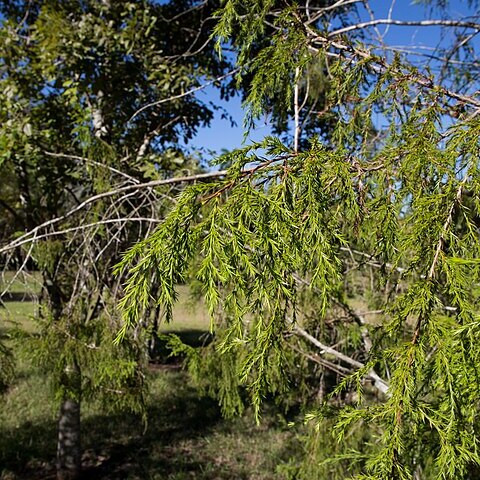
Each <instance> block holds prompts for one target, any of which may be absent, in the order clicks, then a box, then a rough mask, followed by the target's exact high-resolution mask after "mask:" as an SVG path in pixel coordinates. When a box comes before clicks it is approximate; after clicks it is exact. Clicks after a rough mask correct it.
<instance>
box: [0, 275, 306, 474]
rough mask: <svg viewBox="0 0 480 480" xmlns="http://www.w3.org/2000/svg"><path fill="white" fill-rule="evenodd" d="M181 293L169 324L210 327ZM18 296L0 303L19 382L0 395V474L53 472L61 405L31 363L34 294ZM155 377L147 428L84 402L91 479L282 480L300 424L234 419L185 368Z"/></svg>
mask: <svg viewBox="0 0 480 480" xmlns="http://www.w3.org/2000/svg"><path fill="white" fill-rule="evenodd" d="M0 287H1V285H0ZM17 292H18V293H21V292H22V290H21V289H20V288H18V289H17ZM180 293H181V300H180V302H179V307H178V308H177V310H176V311H175V321H174V323H173V324H171V325H165V326H163V327H162V328H163V330H164V331H175V332H178V333H184V334H186V333H188V334H192V332H193V335H198V334H199V333H202V332H205V331H207V330H208V328H209V320H208V317H207V315H206V314H205V312H204V310H203V309H202V307H201V305H200V304H198V303H196V302H192V301H190V300H189V298H188V294H187V292H186V290H183V289H182V290H181V292H180ZM15 300H16V301H9V302H6V303H7V308H6V309H5V308H1V307H0V335H2V336H3V337H4V338H7V341H8V343H9V345H10V346H11V347H12V348H13V349H14V352H15V355H16V359H17V369H16V378H15V380H14V382H13V384H12V386H11V388H10V390H9V391H8V392H7V394H6V395H5V396H4V397H3V398H2V399H1V400H0V402H1V405H2V408H1V409H0V479H2V480H7V479H8V480H13V479H25V480H26V479H32V478H33V479H48V478H54V477H55V472H54V458H55V429H56V404H55V401H54V399H53V398H52V395H51V391H50V387H49V382H48V377H47V376H46V375H45V374H44V373H42V372H41V371H40V370H39V369H38V368H37V367H35V366H34V364H33V363H32V360H31V356H32V355H31V353H32V351H31V349H32V338H33V336H34V335H35V329H36V326H35V323H34V321H33V320H32V315H33V314H34V311H35V303H34V302H32V301H31V298H30V297H28V298H25V300H24V301H18V300H17V299H15ZM149 376H150V381H151V382H150V384H151V393H150V396H149V400H148V426H147V428H146V429H145V426H144V425H143V424H142V422H141V419H140V418H139V417H138V416H136V415H133V414H127V413H122V414H106V413H104V412H102V410H101V409H100V407H98V406H95V405H89V406H84V408H83V411H82V420H83V424H82V428H83V449H84V457H83V467H84V471H85V478H88V479H100V478H105V479H112V480H113V479H132V480H133V479H138V480H140V479H142V480H148V479H167V480H186V479H199V480H206V479H209V480H210V479H213V480H223V479H225V480H227V479H251V480H267V479H278V478H282V476H281V474H280V473H279V466H281V465H284V464H285V463H286V462H288V460H289V458H291V457H292V455H295V453H298V448H299V447H298V444H297V442H296V440H295V435H294V433H293V431H292V429H291V428H288V427H287V426H286V422H285V421H284V420H282V419H281V418H280V417H278V416H276V415H275V414H274V413H272V414H266V415H265V418H264V421H263V422H262V424H261V425H259V426H257V425H256V424H255V422H254V420H253V417H252V415H251V414H247V415H246V416H244V417H243V418H239V419H235V420H232V421H226V420H224V419H222V418H221V416H220V413H219V409H218V406H217V405H216V403H215V402H214V401H212V400H211V399H209V398H207V397H203V396H201V395H200V393H199V391H198V390H196V389H195V387H194V386H192V385H191V384H190V382H189V380H188V378H187V375H186V374H185V373H184V372H183V371H181V370H180V369H178V368H172V366H163V365H154V366H152V368H151V370H150V372H149Z"/></svg>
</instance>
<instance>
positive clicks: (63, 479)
mask: <svg viewBox="0 0 480 480" xmlns="http://www.w3.org/2000/svg"><path fill="white" fill-rule="evenodd" d="M65 373H66V374H67V376H69V377H70V378H69V380H70V382H69V387H70V388H71V387H72V384H73V383H74V384H76V385H75V386H76V387H77V388H78V393H79V392H80V381H79V380H80V371H79V369H78V367H77V368H69V369H68V371H66V372H65ZM72 380H73V382H72ZM81 455H82V450H81V441H80V395H78V397H76V398H75V399H74V398H71V397H67V396H66V397H65V398H64V399H63V400H62V404H61V405H60V415H59V418H58V440H57V478H58V480H75V479H78V478H80V470H81V459H82V457H81Z"/></svg>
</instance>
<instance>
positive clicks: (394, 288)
mask: <svg viewBox="0 0 480 480" xmlns="http://www.w3.org/2000/svg"><path fill="white" fill-rule="evenodd" d="M353 4H355V7H356V9H355V10H354V11H353V12H350V14H349V15H348V16H347V17H346V22H347V23H348V24H347V25H342V26H340V27H339V26H338V23H336V22H334V21H333V22H332V21H330V20H331V17H330V15H331V13H332V11H335V9H339V8H344V7H346V6H347V5H349V6H351V5H353ZM472 5H473V4H472ZM440 6H441V7H442V8H443V9H446V8H447V7H448V4H447V2H443V3H442V4H441V5H440ZM371 7H372V5H370V3H369V2H349V1H338V2H331V3H329V4H323V5H315V6H314V7H313V8H310V7H309V6H308V5H302V4H300V5H299V4H295V5H293V4H292V5H291V6H288V5H287V6H285V5H282V6H278V5H276V4H275V2H270V1H266V2H252V3H251V4H247V5H245V2H239V1H236V0H228V1H226V2H224V3H223V6H222V8H221V10H220V11H219V12H218V17H219V21H218V24H217V27H216V30H215V33H216V35H217V37H218V39H219V43H220V44H221V43H222V42H224V41H226V40H228V39H229V38H230V35H234V40H235V43H234V45H235V47H236V48H237V49H238V52H239V55H238V62H239V64H240V66H241V67H242V68H244V69H245V70H246V71H247V72H248V73H249V74H250V75H251V78H252V79H251V91H250V94H249V96H248V99H247V104H248V105H249V106H250V113H251V115H252V117H253V118H256V117H258V116H259V115H260V114H262V113H264V111H265V109H266V108H267V106H268V104H269V102H271V101H274V102H275V101H277V100H278V102H279V103H280V105H281V108H283V109H284V110H287V109H288V108H290V112H291V113H290V115H291V117H293V127H294V128H293V142H291V143H285V142H282V141H281V140H280V139H278V138H273V137H271V138H267V139H265V141H263V142H260V143H258V144H254V145H252V146H251V147H247V148H243V149H240V150H237V151H235V152H233V153H232V154H230V155H228V156H227V157H226V158H220V159H219V162H220V163H227V164H231V167H230V168H229V170H228V172H227V173H226V174H225V175H224V177H223V178H221V179H218V180H217V181H215V182H209V183H205V184H200V185H194V186H191V187H189V188H188V189H186V190H185V191H184V192H183V193H182V195H181V196H180V197H179V199H178V201H177V204H176V206H175V208H173V209H172V211H171V212H170V214H169V215H168V217H167V219H166V220H165V222H164V223H162V224H161V225H160V226H159V227H157V229H156V230H155V231H154V232H153V233H152V235H150V237H149V238H148V239H146V240H144V241H142V242H140V243H139V244H137V245H136V246H135V247H134V248H132V249H131V250H130V251H129V252H128V253H127V254H126V255H125V257H124V259H123V261H122V263H121V264H120V266H119V267H118V270H117V271H118V273H121V272H125V271H126V270H127V271H129V272H130V278H129V281H128V284H127V287H126V289H125V293H126V295H125V298H124V300H123V307H124V312H125V326H124V328H123V329H122V332H121V337H120V338H122V337H123V335H125V334H127V332H128V331H129V330H130V329H131V328H132V327H134V326H135V325H137V324H138V322H139V312H141V311H142V309H144V308H145V306H146V304H147V303H148V300H149V298H150V294H151V293H152V292H151V290H150V286H149V279H150V278H151V277H152V275H153V274H155V275H157V278H158V279H159V290H158V292H155V293H156V294H157V295H158V303H159V304H161V305H163V306H164V307H165V312H166V317H167V320H168V319H171V316H172V314H171V312H172V306H173V303H174V301H175V298H176V295H175V289H176V285H177V284H178V283H182V282H185V281H187V280H188V279H189V278H192V277H193V278H195V279H196V280H197V281H198V282H199V283H200V284H201V288H202V290H203V294H204V296H205V299H206V302H207V305H208V307H209V310H210V313H211V315H212V321H213V324H214V325H217V332H218V334H219V337H220V338H219V344H218V345H217V352H220V354H221V358H222V359H223V361H222V365H219V364H218V363H217V364H216V365H215V368H217V374H216V378H217V379H218V382H217V386H216V387H214V389H213V390H214V391H215V393H216V394H217V395H218V397H219V398H220V400H221V401H222V402H223V406H224V408H225V410H226V412H234V411H238V410H239V409H240V410H241V401H242V399H241V397H240V395H239V394H238V389H237V388H236V386H237V385H238V383H239V382H240V383H243V385H245V386H246V388H247V391H248V394H249V396H250V400H251V401H252V402H253V404H254V406H255V408H256V410H257V412H259V411H260V405H261V401H262V399H264V398H265V397H266V396H269V395H273V396H276V397H277V398H280V399H282V397H283V396H284V395H285V394H284V392H285V391H286V390H287V389H288V387H289V385H288V384H286V383H287V382H286V381H285V380H286V379H288V376H290V379H291V380H295V376H294V375H292V373H291V372H292V370H291V368H292V366H297V368H298V366H299V365H300V368H299V369H297V370H296V378H297V379H298V378H303V375H304V370H301V368H302V367H303V366H304V365H305V363H304V362H303V363H300V362H291V361H290V358H291V357H290V354H289V352H291V351H292V350H294V351H296V352H297V353H300V354H301V355H303V357H304V358H305V359H308V360H309V361H312V362H315V363H317V364H320V365H321V367H322V368H321V370H320V378H319V380H321V383H319V384H320V385H321V386H320V388H319V391H320V392H322V393H321V395H319V397H320V402H319V403H318V404H317V407H316V408H315V409H314V410H313V411H312V412H311V413H310V414H308V416H307V418H308V419H309V420H310V421H311V423H312V424H313V425H314V427H313V428H312V436H311V438H310V440H309V442H308V443H309V449H310V453H311V454H312V455H314V458H316V459H317V460H316V462H314V463H312V462H311V458H312V457H311V456H310V455H309V457H308V459H309V465H305V466H303V467H301V468H300V469H299V470H298V471H296V472H295V475H296V476H297V477H303V478H315V477H317V478H326V477H328V478H345V476H346V475H353V476H356V478H361V479H392V478H395V479H396V478H398V479H412V478H422V479H423V478H425V479H430V478H432V479H433V478H442V479H447V478H449V479H457V478H476V477H477V476H478V465H479V463H480V458H479V457H478V453H477V449H478V434H477V430H478V424H477V421H476V416H477V413H476V412H477V411H478V397H479V395H478V394H479V383H478V381H477V376H478V375H477V369H478V358H479V352H478V351H477V350H478V347H477V346H478V344H479V342H478V340H479V339H478V332H479V329H478V305H477V297H478V295H477V294H478V291H477V290H478V285H477V284H478V274H479V272H478V256H479V247H480V244H479V239H478V230H477V221H476V218H477V215H478V213H477V212H478V208H479V202H478V199H479V193H480V192H479V186H478V167H479V164H478V153H479V150H478V149H479V144H478V138H479V136H478V134H479V120H478V118H479V117H478V111H479V109H480V100H479V99H478V84H477V83H476V82H477V74H478V68H477V66H476V65H477V63H476V62H477V59H476V58H475V57H472V52H474V43H472V42H471V40H472V39H473V38H474V37H475V35H476V34H477V33H478V31H480V24H479V22H478V21H477V19H478V12H477V14H476V15H473V16H470V17H468V18H464V19H462V18H459V19H458V18H455V19H452V18H444V17H440V18H438V19H434V20H432V19H428V20H421V21H420V20H419V21H414V22H402V21H400V20H395V19H393V18H392V17H391V16H389V17H388V18H375V16H373V13H372V12H373V10H372V8H371ZM433 11H437V10H435V9H434V10H433ZM443 11H445V10H443ZM357 15H358V16H357ZM394 24H395V25H404V26H407V25H415V26H418V27H425V28H427V27H428V28H440V27H445V28H452V29H454V31H455V33H456V35H455V37H454V45H453V46H452V45H450V46H449V47H448V48H447V47H446V46H445V45H443V44H442V46H441V47H439V48H438V49H437V51H435V52H433V54H432V52H428V54H427V55H428V58H429V62H430V65H427V67H428V66H430V67H432V68H431V69H430V70H429V69H428V68H425V67H426V66H425V56H422V57H421V58H422V62H421V63H420V64H417V62H416V61H415V57H412V56H410V55H408V53H410V52H406V53H407V54H405V55H401V54H398V53H397V54H396V53H395V52H392V51H391V50H390V49H389V47H388V46H387V45H385V42H383V41H382V37H381V35H380V36H379V35H377V33H378V34H379V32H377V31H376V30H375V27H377V26H378V25H394ZM266 25H268V27H269V28H272V29H273V30H274V31H276V34H275V35H273V36H272V38H271V39H270V42H267V41H265V40H264V42H265V44H264V45H261V46H260V47H259V50H258V51H257V52H255V57H254V58H253V59H251V58H249V57H248V54H246V53H245V52H247V53H249V52H251V46H252V45H257V43H256V42H258V41H259V39H262V38H263V37H262V35H263V33H264V32H265V28H266ZM369 29H372V30H369ZM358 31H365V35H364V37H363V41H362V42H359V41H358V38H354V39H352V36H351V35H352V34H356V33H357V32H358ZM371 31H373V35H371V34H370V32H371ZM237 32H240V33H237ZM235 35H236V36H235ZM459 38H462V40H461V41H458V39H459ZM464 48H465V49H464ZM466 51H469V52H470V53H469V56H467V55H466V54H465V53H464V52H466ZM455 55H457V57H456V61H455V64H456V68H455V69H453V70H452V68H451V66H452V64H453V63H454V62H452V58H454V56H455ZM312 65H324V66H325V73H324V74H325V76H326V78H327V80H328V83H329V89H328V92H327V93H326V100H325V109H324V110H325V113H327V112H328V114H329V115H334V116H335V118H336V119H337V122H336V124H335V126H334V129H333V131H332V132H331V134H330V135H329V136H328V138H325V137H322V136H316V137H312V138H310V139H308V141H307V139H305V140H304V141H301V132H302V129H301V128H299V126H300V122H299V118H300V110H301V109H302V107H303V103H302V102H301V101H300V99H299V89H300V87H299V85H300V81H301V78H302V72H306V71H308V70H309V68H311V66H312ZM286 79H287V80H288V82H289V86H288V87H286V89H285V91H286V92H288V94H286V95H284V96H282V95H279V96H277V95H276V94H277V93H278V89H279V88H281V87H280V86H281V85H284V83H282V82H285V81H286ZM288 82H287V83H288ZM272 92H274V93H275V94H273V93H272ZM318 115H319V116H320V117H321V116H322V112H319V113H318ZM374 116H377V118H379V117H380V118H382V122H374V121H373V119H374V118H375V117H374ZM319 122H320V123H321V122H322V118H320V119H319ZM365 277H366V278H367V279H368V281H365ZM358 304H360V306H361V308H362V310H361V311H358V310H357V306H356V305H358ZM372 315H374V316H373V317H371V316H372ZM370 318H373V320H369V319H370ZM172 343H173V346H174V347H175V348H177V349H184V350H188V349H186V347H182V346H181V345H178V342H176V341H175V340H172ZM190 355H191V357H192V365H193V367H195V368H196V369H197V372H198V371H199V368H201V367H199V363H198V361H199V359H198V358H195V354H194V352H190ZM195 362H197V363H195ZM287 367H290V371H289V373H288V376H287V375H284V374H285V372H288V370H287ZM326 372H328V373H327V374H326ZM292 383H293V386H294V388H295V387H296V386H297V385H298V384H299V383H301V382H297V383H294V382H291V384H292ZM232 387H234V388H232ZM332 430H333V433H334V436H335V437H336V440H337V441H335V439H334V438H333V437H332V438H331V437H330V433H331V431H332ZM337 442H338V443H337Z"/></svg>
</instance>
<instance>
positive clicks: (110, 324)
mask: <svg viewBox="0 0 480 480" xmlns="http://www.w3.org/2000/svg"><path fill="white" fill-rule="evenodd" d="M0 11H1V13H2V15H3V19H2V25H1V29H0V36H1V41H0V44H1V46H0V51H1V53H0V55H1V64H0V72H1V73H0V83H1V86H0V90H1V93H0V118H1V127H0V138H1V147H0V170H1V173H2V178H3V179H6V180H7V181H6V185H5V188H3V187H2V190H1V192H0V208H1V209H2V218H3V219H5V220H3V221H4V222H5V229H2V243H3V246H2V247H0V254H1V255H2V266H4V267H5V269H8V268H12V267H13V268H16V269H17V273H18V272H19V271H20V270H22V269H25V268H27V267H31V268H34V269H38V270H39V271H40V272H41V276H42V293H41V298H40V303H41V310H40V319H41V326H42V335H41V339H40V341H39V350H38V352H37V355H38V356H39V361H40V362H41V364H42V365H43V366H44V367H45V368H46V369H48V370H49V371H51V372H52V376H53V382H54V387H55V388H54V389H55V395H56V397H57V398H58V399H59V407H60V415H59V435H58V459H57V460H58V475H59V478H73V477H77V476H78V474H79V470H80V458H81V450H80V404H81V401H87V400H89V399H92V398H95V399H97V400H98V399H103V401H104V404H105V406H106V407H108V408H120V407H121V408H124V407H127V408H129V409H132V410H134V411H138V412H141V411H142V403H143V395H144V376H143V374H142V368H143V364H144V362H145V355H144V352H143V349H144V347H143V342H144V340H143V338H142V339H141V338H139V336H138V335H136V334H135V333H134V334H132V335H131V336H130V337H129V341H128V342H127V343H125V344H122V345H113V344H112V340H113V338H114V334H115V331H116V329H117V328H118V327H117V323H118V314H117V309H116V304H117V299H118V297H119V295H120V294H121V291H122V286H121V285H122V279H121V278H114V277H113V276H112V271H111V269H112V266H113V265H114V264H115V263H116V262H117V261H118V260H119V259H120V253H121V252H122V251H124V250H125V249H126V248H127V247H128V246H129V245H131V244H132V243H133V242H134V241H135V240H138V239H141V238H143V237H144V236H145V235H146V234H148V232H149V231H150V230H151V228H152V225H153V223H154V222H155V221H156V219H158V218H159V217H161V216H162V214H163V211H164V209H165V205H166V204H168V203H169V202H170V201H171V200H170V198H171V195H173V194H174V193H175V191H177V190H178V189H179V188H181V180H175V181H171V179H170V177H172V176H174V175H176V176H181V177H185V176H187V177H188V178H187V180H188V179H194V178H196V177H195V176H193V177H192V175H194V174H195V173H198V172H199V170H200V168H201V167H200V164H199V161H198V159H196V158H195V157H194V156H192V155H190V154H188V153H187V152H183V151H182V150H181V148H180V147H178V145H179V143H180V140H184V141H188V140H189V139H191V138H192V136H193V135H194V133H195V132H196V130H197V128H198V127H199V126H201V125H206V124H208V123H209V121H210V120H211V118H212V115H213V114H212V109H211V107H210V106H209V105H207V104H205V103H203V102H202V101H200V100H199V99H197V98H196V97H194V96H192V95H187V92H188V91H189V90H191V89H195V88H198V87H199V82H200V80H201V79H205V78H206V79H207V80H208V79H214V78H216V77H218V76H223V75H224V73H225V72H226V68H227V67H228V63H227V62H226V61H222V60H218V59H217V57H216V56H215V55H214V54H213V45H212V43H211V42H210V41H209V22H210V20H209V15H210V12H211V11H212V5H210V4H207V3H202V4H198V3H195V2H189V1H185V2H184V1H179V2H170V3H167V4H163V5H159V4H158V3H156V2H150V1H135V2H109V1H102V2H77V1H67V2H65V1H49V0H48V1H47V0H46V1H41V2H29V1H25V2H9V1H4V2H1V3H0ZM228 94H229V91H228V89H226V88H224V89H223V90H222V95H227V96H228ZM148 182H150V183H149V184H148V188H146V187H145V183H148ZM170 184H171V185H173V189H174V191H173V192H172V191H171V190H172V186H171V185H170ZM175 184H178V186H175ZM139 185H140V186H143V187H144V188H143V190H141V189H140V188H139ZM162 185H164V186H163V187H162ZM154 186H156V187H157V188H156V189H154V188H153V187H154ZM3 221H2V222H3ZM152 286H153V283H152ZM5 358H6V357H5Z"/></svg>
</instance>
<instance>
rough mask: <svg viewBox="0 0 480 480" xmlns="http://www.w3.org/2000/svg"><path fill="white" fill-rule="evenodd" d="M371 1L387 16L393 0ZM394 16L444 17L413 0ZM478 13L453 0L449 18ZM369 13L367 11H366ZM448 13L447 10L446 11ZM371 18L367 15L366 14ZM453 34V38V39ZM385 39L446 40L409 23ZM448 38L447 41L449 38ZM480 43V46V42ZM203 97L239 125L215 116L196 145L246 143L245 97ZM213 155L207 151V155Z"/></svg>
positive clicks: (260, 131) (403, 0) (427, 43)
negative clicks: (243, 103)
mask: <svg viewBox="0 0 480 480" xmlns="http://www.w3.org/2000/svg"><path fill="white" fill-rule="evenodd" d="M371 5H372V7H373V9H374V12H375V17H376V18H386V17H387V16H388V12H389V9H390V6H391V0H372V1H371ZM392 13H393V14H392V18H394V19H397V20H424V19H433V18H441V15H442V13H441V12H438V11H431V10H430V9H429V8H426V7H425V6H424V5H420V4H419V3H418V2H413V1H411V0H396V1H395V2H394V7H393V12H392ZM474 13H476V12H475V11H474V10H473V9H471V8H469V7H468V5H467V2H466V1H465V0H463V1H462V0H451V1H450V4H449V8H448V18H451V19H458V18H460V17H462V16H465V15H466V14H467V15H468V14H470V15H471V14H474ZM364 14H365V15H366V13H365V12H364ZM443 15H444V16H445V14H443ZM365 19H366V20H368V18H367V17H365ZM378 29H379V31H380V32H382V33H383V32H385V31H386V29H387V27H386V26H379V27H378ZM451 39H452V38H450V40H451ZM384 40H385V43H387V44H388V45H391V46H407V47H408V46H411V45H416V46H422V47H427V48H428V47H432V48H434V47H436V46H437V45H438V43H439V42H440V41H442V31H441V29H440V28H438V27H426V28H421V27H405V26H402V27H400V26H390V27H389V28H388V29H387V33H386V35H385V37H384ZM448 40H449V39H448V38H445V39H444V41H445V42H448ZM477 47H478V46H477ZM197 95H198V97H199V98H202V99H203V100H205V101H212V102H214V103H216V104H220V105H222V106H223V107H224V108H225V109H227V110H228V112H229V114H230V115H231V116H232V117H233V118H234V119H235V120H236V122H237V126H236V127H232V126H231V125H230V123H229V121H228V120H225V119H221V114H220V113H218V114H216V116H215V119H214V120H213V122H212V124H211V126H210V127H208V128H202V129H200V131H199V133H198V135H197V136H196V138H195V139H194V140H193V141H192V142H191V143H190V146H192V147H198V148H202V149H205V150H213V151H217V152H219V151H221V150H222V149H233V148H235V147H239V146H241V145H242V142H243V140H244V137H243V135H244V130H243V128H242V124H243V117H244V111H243V109H242V105H241V101H240V99H239V98H238V97H236V98H233V99H231V100H230V101H229V102H222V101H221V100H220V98H219V96H218V94H217V92H216V91H215V89H214V88H207V89H205V90H204V91H201V92H199V93H198V94H197ZM269 133H270V127H269V125H268V124H265V122H264V121H263V122H262V121H261V122H259V123H258V127H257V129H256V130H255V131H253V132H252V133H251V135H250V138H249V139H250V140H261V139H262V138H264V137H265V136H266V135H268V134H269ZM208 157H209V155H208V154H207V158H208Z"/></svg>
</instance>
